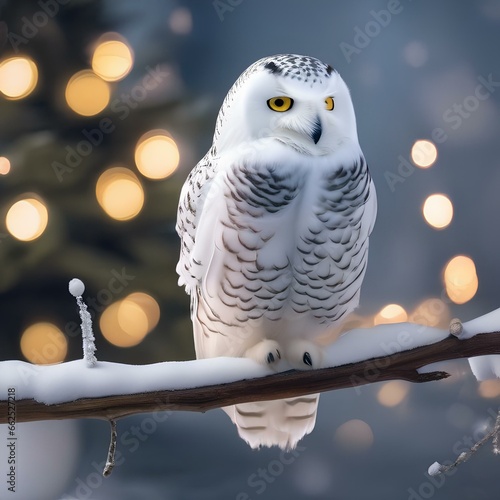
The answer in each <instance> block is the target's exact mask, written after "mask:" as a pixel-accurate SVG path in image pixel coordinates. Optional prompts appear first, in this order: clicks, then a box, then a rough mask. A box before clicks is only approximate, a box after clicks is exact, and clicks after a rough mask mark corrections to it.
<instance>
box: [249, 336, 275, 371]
mask: <svg viewBox="0 0 500 500" xmlns="http://www.w3.org/2000/svg"><path fill="white" fill-rule="evenodd" d="M245 357H247V358H252V359H254V360H255V361H257V362H258V363H264V364H266V365H269V366H276V365H277V364H278V361H279V360H280V359H281V352H280V351H279V349H278V343H277V342H276V341H274V340H268V339H264V340H262V341H261V342H259V343H257V344H255V345H254V346H252V347H251V348H250V349H247V351H246V352H245Z"/></svg>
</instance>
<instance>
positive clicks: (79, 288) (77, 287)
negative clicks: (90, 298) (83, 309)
mask: <svg viewBox="0 0 500 500" xmlns="http://www.w3.org/2000/svg"><path fill="white" fill-rule="evenodd" d="M84 291H85V285H84V284H83V281H82V280H79V279H78V278H73V279H72V280H71V281H70V282H69V293H70V294H71V295H73V297H81V296H82V295H83V292H84Z"/></svg>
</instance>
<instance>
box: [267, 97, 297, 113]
mask: <svg viewBox="0 0 500 500" xmlns="http://www.w3.org/2000/svg"><path fill="white" fill-rule="evenodd" d="M267 105H268V106H269V108H271V109H272V110H273V111H278V112H280V113H282V112H283V111H288V110H289V109H290V108H291V107H292V106H293V99H292V98H291V97H285V96H280V97H271V99H268V101H267Z"/></svg>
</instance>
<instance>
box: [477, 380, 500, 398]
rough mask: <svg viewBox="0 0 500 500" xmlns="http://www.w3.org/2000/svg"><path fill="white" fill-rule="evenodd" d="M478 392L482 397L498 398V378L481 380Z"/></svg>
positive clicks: (499, 390)
mask: <svg viewBox="0 0 500 500" xmlns="http://www.w3.org/2000/svg"><path fill="white" fill-rule="evenodd" d="M478 392H479V395H480V396H482V397H483V398H487V399H496V398H498V397H499V396H500V380H483V381H482V382H481V383H480V384H479V388H478Z"/></svg>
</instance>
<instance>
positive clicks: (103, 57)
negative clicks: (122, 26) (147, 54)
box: [92, 33, 134, 82]
mask: <svg viewBox="0 0 500 500" xmlns="http://www.w3.org/2000/svg"><path fill="white" fill-rule="evenodd" d="M97 43H98V45H97V47H96V48H95V50H94V53H93V55H92V69H93V70H94V72H95V73H96V74H97V75H99V76H100V77H101V78H102V79H103V80H106V81H108V82H116V81H118V80H122V79H123V78H125V76H127V75H128V74H129V73H130V70H131V69H132V66H133V64H134V56H133V54H132V50H131V49H130V47H129V46H128V44H127V43H126V42H125V41H124V40H123V38H122V37H121V36H120V35H118V34H117V33H106V34H105V35H103V36H102V37H101V38H100V39H99V40H98V42H97Z"/></svg>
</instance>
